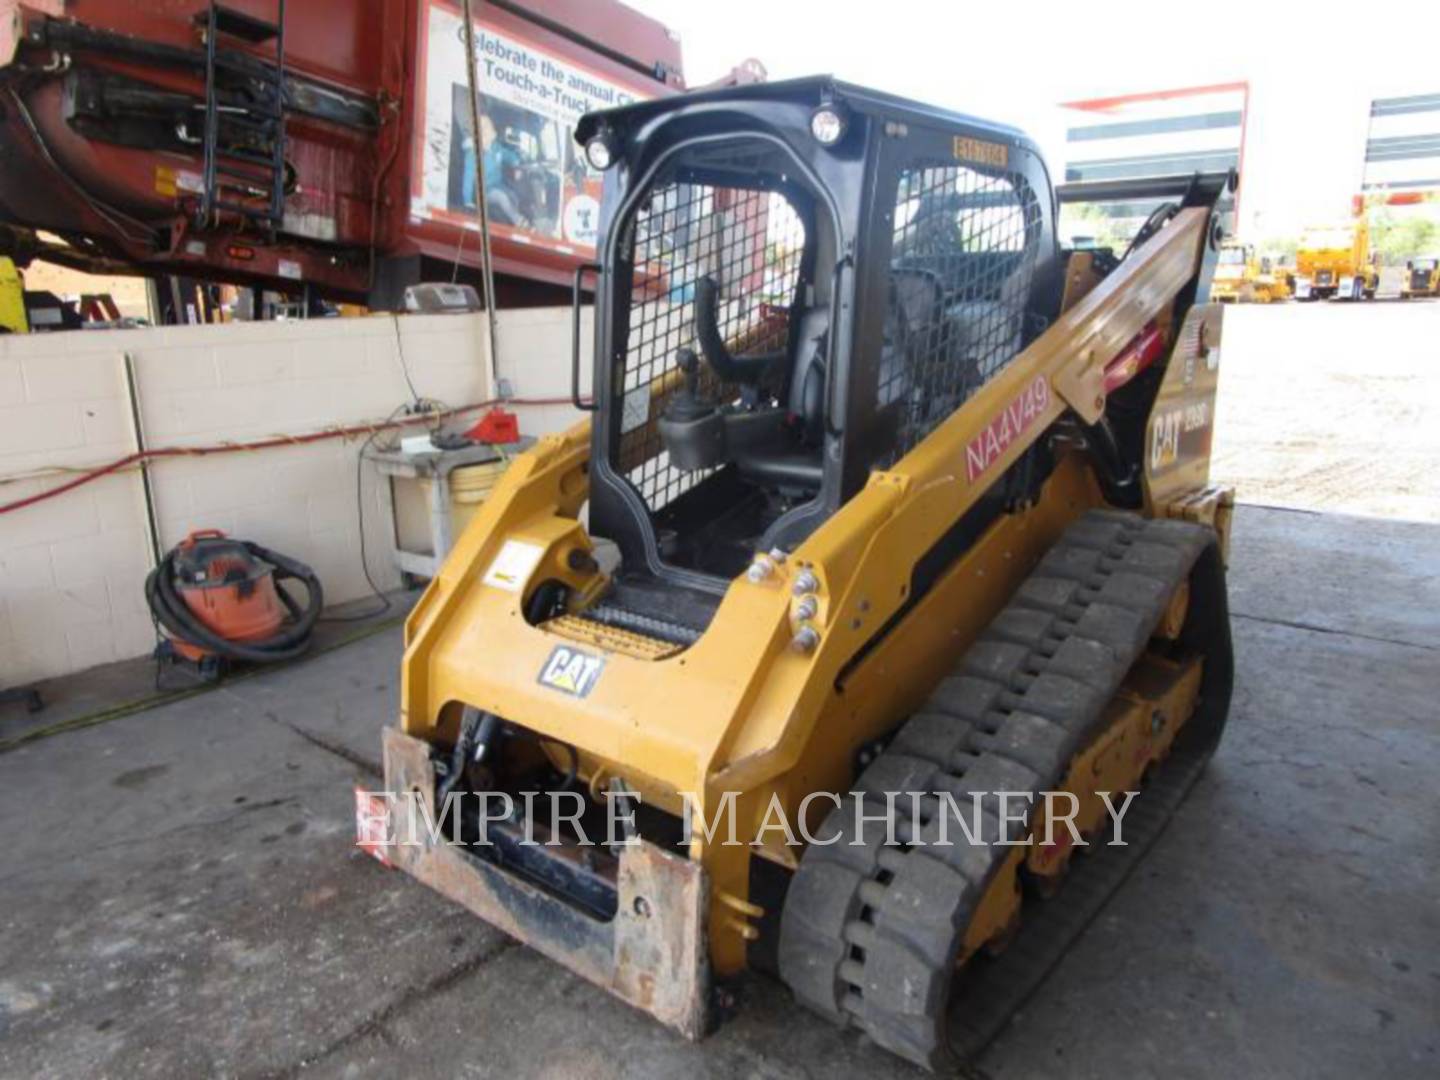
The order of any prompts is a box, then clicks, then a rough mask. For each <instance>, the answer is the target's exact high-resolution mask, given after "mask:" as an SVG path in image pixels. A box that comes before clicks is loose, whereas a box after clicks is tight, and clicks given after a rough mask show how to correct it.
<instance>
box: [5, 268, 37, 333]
mask: <svg viewBox="0 0 1440 1080" xmlns="http://www.w3.org/2000/svg"><path fill="white" fill-rule="evenodd" d="M0 327H3V328H4V329H6V330H8V331H9V332H10V333H12V334H28V333H29V332H30V324H29V323H28V322H27V321H26V319H25V279H24V278H23V277H21V276H20V271H19V270H17V269H15V263H14V262H12V261H11V260H10V259H7V258H4V257H3V256H0Z"/></svg>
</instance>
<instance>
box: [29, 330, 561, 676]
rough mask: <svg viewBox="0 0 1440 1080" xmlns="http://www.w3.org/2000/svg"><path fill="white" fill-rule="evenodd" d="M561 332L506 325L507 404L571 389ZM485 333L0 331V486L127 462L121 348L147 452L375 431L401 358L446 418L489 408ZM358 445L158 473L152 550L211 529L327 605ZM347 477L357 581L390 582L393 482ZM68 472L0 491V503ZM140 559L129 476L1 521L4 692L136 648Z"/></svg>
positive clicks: (347, 548)
mask: <svg viewBox="0 0 1440 1080" xmlns="http://www.w3.org/2000/svg"><path fill="white" fill-rule="evenodd" d="M569 320H570V313H569V311H568V309H558V310H557V309H541V310H536V311H516V312H505V313H502V315H501V328H500V342H501V348H500V352H501V357H502V361H503V367H502V375H504V376H505V377H506V378H507V379H509V380H510V383H511V386H512V388H513V390H514V392H515V394H517V395H519V396H533V397H546V396H559V395H562V394H568V392H569V341H570V323H569ZM483 324H484V316H483V315H476V316H468V315H464V316H403V317H401V318H399V319H395V318H391V317H382V316H375V317H371V318H360V319H324V320H312V321H308V322H289V323H235V324H228V325H224V326H195V327H170V328H164V329H152V330H128V331H95V332H69V333H59V334H36V335H31V336H0V477H5V478H10V477H16V476H23V475H24V474H26V473H28V472H31V471H39V470H48V469H54V468H63V469H85V468H88V467H91V466H94V465H98V464H102V463H105V462H108V461H110V460H113V459H115V458H118V457H121V456H123V455H124V454H127V453H129V452H130V451H131V450H132V449H133V444H132V435H131V427H130V419H129V414H128V405H127V402H126V397H125V389H124V373H123V367H122V357H123V355H124V353H125V352H129V353H130V354H131V355H132V356H133V357H134V361H135V367H136V372H137V379H138V385H139V397H140V403H141V409H142V411H143V419H144V425H145V435H146V439H147V442H148V443H149V445H150V446H152V447H159V446H198V445H209V444H215V443H222V442H243V441H252V440H256V439H263V438H266V437H268V436H272V435H278V434H301V433H305V432H310V431H315V430H318V429H321V428H326V427H349V426H354V425H357V424H362V423H366V422H371V421H378V420H382V419H383V418H385V417H386V416H387V415H388V414H389V413H390V412H391V411H392V410H393V409H395V407H396V406H399V405H401V404H403V403H404V402H405V401H406V400H408V397H409V391H408V389H407V387H406V384H405V380H404V377H403V376H402V374H401V368H400V357H401V355H402V354H403V357H404V360H405V363H406V365H407V366H408V369H409V371H410V375H411V378H412V380H413V381H414V383H415V388H416V390H417V391H418V392H419V393H420V394H421V395H423V396H425V397H430V398H437V399H440V400H442V401H444V402H446V403H447V404H449V405H453V406H459V405H464V404H468V403H471V402H477V401H482V400H485V399H488V398H490V397H492V396H494V394H493V388H492V387H491V385H490V379H489V367H490V365H489V359H488V351H487V348H486V345H485V329H484V325H483ZM584 340H585V341H586V342H587V346H588V341H589V337H588V331H587V334H586V337H585V339H584ZM587 353H588V347H587ZM519 411H520V412H521V413H522V416H521V429H522V431H524V432H526V433H527V434H528V433H537V434H538V433H543V432H546V431H553V430H556V429H558V428H560V427H563V426H565V425H567V424H568V423H570V422H571V421H572V420H573V418H574V416H575V413H574V411H573V410H571V409H569V408H568V407H558V408H529V409H521V410H519ZM360 443H361V439H359V438H349V439H332V440H327V441H323V442H318V443H312V444H307V445H304V446H294V447H285V448H281V449H272V450H264V451H254V452H245V453H236V454H227V455H216V456H206V457H195V458H170V459H164V460H161V461H159V462H157V463H154V464H153V465H152V466H151V471H150V475H151V482H152V485H153V489H154V492H155V502H156V509H157V513H158V517H159V522H160V540H161V545H162V549H167V548H169V547H170V546H171V545H173V544H175V543H176V542H178V541H179V540H180V539H182V538H183V537H184V536H185V535H186V534H187V533H188V532H190V531H191V530H192V529H198V528H219V529H223V530H225V531H226V532H228V533H231V534H233V535H235V536H239V537H242V538H244V539H247V540H254V541H256V542H258V543H261V544H264V545H266V546H268V547H273V548H275V549H276V550H279V551H283V552H285V553H286V554H289V555H293V556H295V557H296V558H299V559H301V560H304V561H305V562H308V563H309V564H310V565H311V566H313V567H314V568H315V570H316V571H317V572H318V573H319V575H320V578H321V580H322V582H323V583H324V586H325V591H326V598H327V600H328V601H329V602H331V603H338V602H343V601H346V600H353V599H357V598H359V597H362V596H364V595H366V594H367V593H368V592H369V588H368V586H367V585H366V584H365V580H364V576H363V574H362V573H361V568H360V554H359V536H360V532H359V520H358V514H357V509H356V459H357V455H358V453H359V449H360ZM361 477H362V491H361V497H362V498H363V499H364V500H365V527H366V545H367V552H368V564H369V566H370V572H371V575H372V576H373V577H374V578H375V581H376V583H377V584H379V585H380V586H381V587H382V588H388V587H393V586H394V585H395V584H397V575H396V573H395V571H394V569H393V565H392V561H391V555H392V548H393V544H392V533H391V527H390V506H389V489H388V485H386V484H384V483H383V482H382V481H380V480H379V478H378V477H376V475H375V474H374V471H373V469H372V468H370V467H368V466H367V467H366V468H365V469H363V470H362V472H361ZM63 479H64V477H63V476H57V475H55V474H50V475H47V476H43V477H36V478H33V479H20V480H18V481H12V482H8V483H0V502H7V503H8V502H11V501H13V500H15V499H17V498H21V497H23V496H25V495H28V494H30V493H32V492H38V491H42V490H45V489H47V488H51V487H54V486H55V485H56V484H57V483H59V482H61V481H62V480H63ZM148 566H149V554H148V544H147V541H146V534H145V518H144V507H143V502H142V495H141V485H140V477H139V473H138V472H137V471H133V470H132V471H129V472H124V473H119V474H116V475H113V476H108V477H105V478H103V479H100V480H97V481H94V482H92V483H90V484H87V485H85V486H84V487H81V488H79V489H77V490H75V491H72V492H68V493H66V494H63V495H61V496H59V497H58V498H55V499H51V500H47V501H45V502H42V503H39V504H37V505H35V506H32V507H27V508H25V509H22V510H19V511H16V512H14V513H9V514H4V515H0V686H8V685H12V684H16V683H24V682H30V681H34V680H37V679H42V678H46V677H51V676H55V675H61V674H66V673H69V672H73V671H79V670H82V669H84V668H87V667H90V666H92V665H95V664H100V663H105V662H108V661H111V660H117V659H124V658H128V657H133V656H139V655H143V654H145V653H147V652H148V651H149V650H150V649H151V647H152V646H153V644H154V633H153V630H152V627H151V623H150V618H149V615H148V613H147V610H146V607H145V600H144V595H143V590H142V584H143V580H144V576H145V573H146V571H147V569H148Z"/></svg>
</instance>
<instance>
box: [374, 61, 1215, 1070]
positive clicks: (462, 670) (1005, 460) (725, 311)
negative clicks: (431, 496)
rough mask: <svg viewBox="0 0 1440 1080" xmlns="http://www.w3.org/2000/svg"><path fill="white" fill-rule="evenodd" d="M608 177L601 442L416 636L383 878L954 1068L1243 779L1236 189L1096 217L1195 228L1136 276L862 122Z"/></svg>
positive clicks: (742, 138) (596, 145)
mask: <svg viewBox="0 0 1440 1080" xmlns="http://www.w3.org/2000/svg"><path fill="white" fill-rule="evenodd" d="M576 137H577V141H578V142H579V143H580V145H582V146H583V147H584V156H585V158H586V160H587V161H588V162H589V165H590V167H591V168H594V169H597V170H600V171H602V172H603V173H604V175H605V197H604V202H603V208H602V219H601V220H602V230H601V232H602V235H601V242H600V247H599V252H600V255H599V259H600V262H599V266H598V267H596V268H594V270H595V271H597V282H596V291H595V313H596V330H595V349H594V356H595V358H596V359H595V361H594V367H593V379H592V380H590V381H589V384H590V385H591V386H593V396H592V395H591V394H590V393H589V392H582V383H584V382H586V380H584V379H582V378H581V362H580V356H581V350H580V348H579V340H580V334H579V329H578V327H579V302H578V301H579V297H580V290H581V286H582V284H583V283H584V282H583V281H582V279H580V278H577V281H576V290H575V291H576V298H577V304H576V308H577V314H576V318H577V322H576V331H575V353H574V356H573V357H572V363H573V365H574V368H573V371H574V396H575V401H576V404H577V406H579V407H580V408H583V409H586V410H589V411H590V417H589V419H588V420H587V421H586V422H583V423H580V424H578V425H576V426H575V427H573V428H572V429H570V430H568V431H566V432H565V433H563V434H560V435H555V436H550V437H547V438H543V439H541V440H540V441H539V443H538V444H537V445H536V446H535V447H534V448H533V449H532V450H530V451H529V452H527V453H525V454H522V455H521V456H519V457H518V458H517V459H516V460H515V462H514V463H513V464H512V466H511V467H510V469H509V470H508V471H507V472H506V473H505V474H504V476H503V477H501V478H500V479H499V480H498V482H497V483H496V485H495V488H494V491H493V492H492V493H491V494H490V496H489V498H487V499H486V500H485V502H484V503H483V504H482V505H481V506H480V507H479V508H478V512H477V513H476V515H475V518H474V520H473V522H472V523H471V525H470V527H469V528H468V529H467V530H466V531H465V533H464V534H463V536H462V537H461V538H460V540H459V542H458V543H457V544H456V546H455V548H454V550H453V551H452V553H451V555H450V557H449V558H448V559H447V560H446V561H445V563H444V565H443V567H442V568H441V570H440V572H439V574H438V576H437V577H436V578H435V580H434V581H433V582H432V583H431V584H430V586H429V588H428V589H427V590H426V592H425V593H424V595H423V596H422V597H421V599H420V601H419V602H418V604H417V605H416V607H415V609H414V610H413V612H412V613H411V615H410V616H409V618H408V620H407V623H406V628H405V656H404V668H403V681H402V692H401V704H400V716H399V720H398V723H397V724H396V726H395V727H393V728H389V729H387V730H386V732H385V735H384V766H385V791H384V792H379V793H364V792H361V793H358V797H359V801H358V802H357V815H358V821H357V824H358V825H359V826H360V830H361V842H362V845H363V846H365V847H366V848H367V849H369V850H371V851H372V852H374V853H375V854H376V855H377V856H379V857H381V858H382V859H384V860H385V861H387V862H389V863H391V864H392V865H394V866H396V867H399V868H400V869H402V870H404V871H405V872H407V873H408V874H411V875H413V876H415V877H416V878H419V879H420V880H421V881H423V882H425V883H426V884H427V885H429V886H431V887H432V888H435V889H437V890H439V891H440V892H442V893H444V894H445V895H447V896H449V897H451V898H452V899H454V900H456V901H458V902H459V903H461V904H463V905H465V906H467V907H469V908H470V909H471V910H472V911H474V912H476V913H477V914H479V915H480V916H481V917H483V918H484V919H486V920H488V921H489V922H491V923H493V924H495V925H496V926H498V927H500V928H502V929H503V930H505V931H506V932H507V933H509V934H511V935H513V936H514V937H516V938H518V939H520V940H521V941H523V942H526V943H528V944H530V945H531V946H533V947H534V948H535V949H537V950H539V951H540V952H542V953H544V954H545V955H546V956H549V957H551V958H553V959H554V960H556V961H558V962H560V963H562V964H564V965H566V966H567V967H569V968H571V969H572V970H574V971H576V972H578V973H579V974H581V975H582V976H584V977H585V978H587V979H589V980H591V981H592V982H594V983H596V984H597V985H599V986H601V987H604V988H606V989H607V990H609V991H611V992H612V993H614V994H616V995H618V996H619V997H621V998H623V999H624V1000H626V1001H628V1002H630V1003H631V1004H633V1005H635V1006H636V1007H637V1008H640V1009H643V1010H645V1011H647V1012H648V1013H650V1014H652V1015H653V1016H655V1017H656V1018H658V1019H659V1020H660V1021H662V1022H664V1023H666V1024H668V1025H670V1026H671V1027H673V1028H674V1029H676V1030H677V1031H679V1032H681V1033H683V1034H684V1035H686V1036H689V1037H692V1038H698V1037H700V1036H701V1035H702V1034H704V1033H705V1032H706V1031H707V1029H708V1028H709V1027H710V1025H711V1024H712V1023H713V1022H714V1021H715V1019H716V1017H717V1014H718V1013H719V1012H723V1011H724V1010H723V1009H719V1010H717V1009H716V1008H715V1007H714V1006H715V1003H716V1001H717V1000H718V999H719V998H720V997H722V996H723V988H724V986H725V984H726V982H727V980H730V979H732V978H733V977H735V976H737V975H739V974H740V973H741V972H742V971H744V970H745V969H746V968H747V967H755V968H759V969H761V970H765V971H770V972H773V973H775V974H777V975H778V977H779V978H780V979H781V980H783V981H784V982H785V983H786V984H787V985H788V986H789V987H790V988H791V989H792V991H793V992H794V995H795V997H796V998H797V999H798V1001H799V1002H801V1003H802V1004H803V1005H805V1006H806V1007H808V1008H810V1009H812V1010H814V1011H816V1012H818V1013H820V1014H822V1015H824V1016H826V1017H829V1018H830V1019H832V1020H834V1021H835V1022H836V1023H838V1024H848V1025H852V1026H854V1027H858V1028H860V1029H862V1030H863V1031H864V1032H866V1033H867V1034H868V1035H869V1036H870V1037H871V1038H873V1039H874V1040H875V1041H876V1042H878V1043H879V1044H881V1045H882V1046H885V1047H887V1048H889V1049H890V1050H892V1051H894V1052H895V1053H897V1054H900V1055H902V1056H904V1057H906V1058H908V1059H910V1060H912V1061H915V1062H918V1063H920V1064H922V1065H924V1066H927V1067H932V1068H939V1067H943V1066H944V1065H946V1063H948V1062H950V1061H951V1060H953V1059H954V1058H955V1057H956V1056H964V1055H967V1054H970V1053H972V1052H974V1050H975V1049H976V1048H977V1047H978V1046H980V1045H982V1044H983V1043H984V1042H985V1041H986V1040H987V1039H988V1038H989V1037H990V1036H991V1035H993V1034H994V1033H995V1031H996V1030H997V1029H998V1027H999V1025H1001V1024H1003V1022H1004V1021H1005V1019H1006V1018H1007V1017H1008V1016H1009V1015H1010V1013H1011V1012H1012V1011H1013V1010H1014V1008H1015V1007H1016V1006H1017V1005H1018V1003H1019V1002H1020V1001H1021V1000H1022V999H1023V997H1024V995H1025V994H1027V993H1028V992H1029V991H1030V990H1031V989H1032V988H1033V987H1034V986H1035V985H1036V984H1037V983H1038V982H1039V981H1040V979H1041V978H1042V977H1043V975H1044V973H1045V972H1046V971H1047V970H1048V968H1049V966H1050V965H1051V964H1052V963H1053V962H1054V959H1055V957H1056V955H1057V951H1058V950H1061V949H1063V948H1065V947H1066V945H1067V944H1068V943H1069V941H1070V940H1072V939H1073V938H1074V936H1075V935H1076V934H1078V933H1079V931H1080V929H1081V928H1082V927H1083V926H1084V925H1085V923H1086V922H1087V920H1088V918H1089V916H1090V915H1091V914H1093V913H1094V911H1095V910H1097V909H1098V905H1099V904H1101V903H1103V901H1104V898H1105V897H1106V896H1107V895H1108V894H1109V892H1110V890H1111V889H1112V888H1113V887H1114V885H1115V884H1116V883H1118V881H1119V879H1120V876H1121V875H1123V873H1124V872H1125V871H1126V869H1128V867H1129V866H1130V865H1132V862H1131V861H1132V860H1133V859H1135V858H1138V857H1139V856H1140V854H1141V853H1142V852H1143V851H1144V849H1145V846H1146V843H1147V842H1148V840H1147V838H1149V837H1153V836H1154V835H1155V830H1157V829H1158V827H1159V825H1160V823H1161V822H1163V820H1164V819H1165V817H1166V816H1167V815H1168V813H1169V812H1170V810H1171V808H1173V806H1174V805H1176V803H1177V802H1178V801H1179V798H1180V797H1181V796H1182V795H1183V794H1184V792H1185V791H1186V790H1187V789H1188V787H1189V785H1190V784H1191V783H1192V782H1193V780H1194V779H1195V777H1196V776H1197V775H1198V772H1199V770H1200V769H1201V768H1202V767H1203V765H1204V762H1205V761H1206V759H1207V758H1208V756H1209V754H1210V752H1211V751H1212V749H1213V748H1214V746H1215V744H1216V743H1217V741H1218V739H1219V737H1220V732H1221V728H1222V726H1223V724H1224V721H1225V716H1226V713H1227V709H1228V703H1229V697H1230V685H1231V670H1232V663H1231V650H1230V637H1229V619H1228V615H1227V608H1226V591H1225V570H1224V561H1223V551H1224V548H1225V541H1226V536H1227V533H1228V528H1229V519H1230V508H1231V505H1232V498H1231V495H1230V493H1229V492H1228V491H1226V490H1223V489H1219V488H1215V487H1212V486H1210V484H1209V478H1208V469H1209V456H1210V446H1211V436H1212V432H1213V423H1214V409H1215V391H1216V385H1217V380H1218V367H1219V362H1220V356H1221V352H1222V350H1221V336H1220V335H1221V308H1220V307H1219V306H1218V305H1215V304H1212V303H1210V302H1208V289H1209V281H1210V277H1211V273H1212V270H1213V265H1214V261H1215V259H1216V257H1217V254H1218V249H1219V244H1220V240H1221V229H1220V225H1219V221H1220V217H1219V212H1217V204H1223V201H1224V200H1225V199H1226V198H1227V197H1228V196H1227V192H1229V191H1230V190H1232V189H1233V185H1234V177H1233V174H1232V175H1213V176H1212V175H1196V176H1193V177H1176V178H1173V179H1166V180H1159V181H1138V182H1130V181H1124V182H1105V183H1102V184H1098V185H1088V186H1087V185H1081V186H1075V187H1067V188H1062V189H1060V190H1059V192H1058V199H1059V200H1060V201H1084V200H1092V199H1093V200H1116V201H1121V202H1126V203H1133V202H1137V201H1142V200H1147V199H1149V200H1154V199H1160V200H1162V205H1161V206H1160V207H1159V208H1158V209H1157V210H1156V211H1155V212H1154V213H1153V214H1152V215H1151V216H1150V218H1149V219H1148V220H1147V221H1146V223H1145V226H1144V228H1143V229H1142V230H1141V232H1140V234H1139V235H1137V236H1136V237H1135V239H1134V242H1133V243H1132V244H1131V245H1130V247H1129V249H1128V250H1127V251H1126V252H1125V253H1124V254H1123V256H1121V257H1119V258H1116V257H1115V256H1114V255H1113V254H1112V253H1110V252H1108V251H1107V252H1094V251H1085V252H1069V251H1066V250H1064V249H1062V248H1061V247H1060V246H1059V244H1058V243H1057V240H1056V236H1055V213H1056V201H1057V193H1056V192H1054V191H1052V188H1051V186H1050V182H1049V178H1048V173H1047V171H1046V168H1045V165H1044V163H1043V161H1042V160H1041V158H1040V156H1039V153H1038V152H1037V150H1036V148H1035V146H1034V145H1033V144H1032V143H1031V142H1030V141H1029V140H1028V139H1027V138H1026V137H1025V136H1024V135H1023V134H1021V133H1020V132H1018V131H1016V130H1014V129H1012V128H1009V127H1004V126H1001V125H993V124H987V123H984V122H982V121H978V120H975V119H973V118H971V117H967V116H962V115H958V114H952V113H949V112H945V111H943V110H940V109H935V108H931V107H928V106H924V105H919V104H915V103H912V102H908V101H904V100H901V99H898V98H895V97H891V96H889V95H885V94H880V93H876V92H873V91H869V90H865V89H862V88H859V87H855V86H851V85H848V84H844V83H839V82H835V81H833V80H831V79H828V78H809V79H799V80H793V81H789V82H779V83H769V84H760V85H754V86H744V87H736V88H728V89H717V90H712V91H705V92H699V93H694V94H687V95H683V96H680V97H674V98H668V99H664V100H656V101H648V102H643V103H639V104H633V105H628V106H625V107H622V108H618V109H613V110H609V111H606V112H600V113H594V114H591V115H589V116H587V117H585V118H583V119H582V120H581V122H580V124H579V126H578V129H577V132H576ZM1222 209H1223V206H1222ZM1142 780H1145V781H1147V790H1146V792H1145V793H1144V794H1142V795H1140V796H1139V797H1138V800H1137V803H1136V805H1137V806H1139V807H1144V808H1145V809H1144V810H1143V812H1142V811H1136V815H1135V816H1134V817H1132V818H1130V819H1123V818H1122V826H1123V829H1124V836H1125V839H1126V842H1127V843H1128V846H1116V847H1100V848H1098V851H1099V852H1100V853H1099V854H1098V855H1097V857H1096V858H1094V859H1088V860H1084V865H1083V866H1077V867H1076V868H1075V869H1074V870H1073V872H1072V874H1073V876H1074V877H1077V878H1080V879H1083V881H1084V882H1086V884H1083V885H1082V881H1071V882H1068V883H1067V882H1064V881H1063V879H1064V878H1065V876H1066V872H1067V870H1071V864H1072V860H1071V855H1072V854H1073V853H1074V852H1075V851H1076V850H1077V849H1080V848H1082V847H1084V846H1087V845H1089V844H1090V843H1091V842H1103V841H1104V839H1105V838H1106V837H1107V836H1108V835H1109V834H1110V822H1111V818H1112V816H1113V813H1112V810H1111V809H1109V807H1110V805H1111V804H1110V803H1107V800H1108V799H1110V797H1111V796H1112V795H1113V796H1114V797H1115V798H1114V802H1115V804H1116V805H1117V807H1118V803H1119V802H1123V801H1125V796H1123V795H1121V794H1120V793H1122V792H1128V791H1134V790H1136V789H1137V788H1138V787H1139V786H1140V784H1141V782H1142ZM1127 805H1128V803H1127ZM1069 811H1073V812H1069ZM1138 818H1143V821H1141V820H1137V819H1138ZM1077 862H1078V860H1077ZM1070 886H1075V887H1070ZM1040 896H1052V897H1053V899H1049V900H1043V901H1042V900H1039V899H1037V897H1040ZM1022 924H1023V925H1022ZM1017 933H1018V935H1019V940H1020V941H1022V942H1025V943H1026V947H1025V948H1024V949H1016V950H1014V951H1013V952H1012V953H1010V954H1008V955H1005V956H1002V957H1000V958H999V959H998V960H997V961H996V962H994V963H989V962H986V963H972V962H971V961H972V960H973V959H974V958H975V957H976V956H977V954H987V955H988V954H997V953H999V952H1000V951H1001V950H1002V948H1003V946H1004V945H1005V944H1006V943H1007V942H1008V941H1010V940H1011V938H1012V937H1014V936H1015V935H1016V934H1017Z"/></svg>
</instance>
